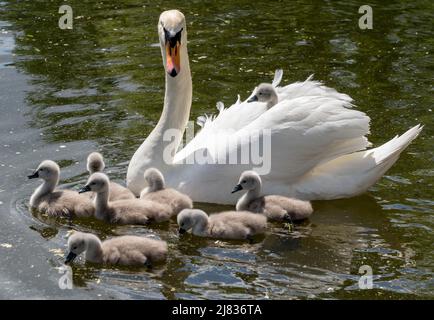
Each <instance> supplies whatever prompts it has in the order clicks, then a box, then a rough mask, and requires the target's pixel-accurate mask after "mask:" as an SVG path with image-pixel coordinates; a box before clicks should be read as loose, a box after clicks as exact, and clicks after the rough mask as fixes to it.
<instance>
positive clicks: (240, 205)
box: [236, 182, 262, 211]
mask: <svg viewBox="0 0 434 320" xmlns="http://www.w3.org/2000/svg"><path fill="white" fill-rule="evenodd" d="M261 188H262V184H261V182H259V184H258V185H257V186H256V188H254V189H251V190H249V191H247V193H246V194H245V195H243V196H242V197H241V198H240V199H239V200H238V202H237V205H236V209H237V210H238V211H243V210H248V209H249V205H250V203H251V202H252V201H254V200H256V199H258V198H259V197H260V196H261Z"/></svg>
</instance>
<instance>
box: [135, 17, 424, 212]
mask: <svg viewBox="0 0 434 320" xmlns="http://www.w3.org/2000/svg"><path fill="white" fill-rule="evenodd" d="M158 34H159V39H160V46H161V52H162V57H163V63H164V68H165V71H166V93H165V100H164V107H163V112H162V115H161V118H160V120H159V121H158V124H157V125H156V127H155V128H154V130H152V132H151V133H150V135H149V136H148V138H147V139H146V140H145V141H144V142H143V143H142V145H141V146H140V147H139V148H138V149H137V151H136V152H135V154H134V156H133V157H132V159H131V161H130V164H129V167H128V173H127V186H128V187H129V188H130V190H131V191H133V193H134V194H136V195H139V194H140V191H141V190H143V188H145V187H146V183H145V180H144V177H143V173H144V171H145V170H146V169H147V168H150V167H157V168H159V169H160V170H161V171H162V172H163V174H164V176H165V178H166V183H167V185H169V186H171V187H173V188H176V189H177V190H179V191H180V192H183V193H185V194H187V195H189V196H190V197H191V198H192V199H193V201H200V202H211V203H222V204H235V203H236V201H237V196H236V195H233V194H230V192H228V189H227V186H228V185H234V184H236V182H237V180H238V177H239V176H240V174H241V173H242V172H243V171H245V170H252V169H253V170H255V171H257V172H258V173H259V174H261V176H262V179H263V182H264V188H263V192H264V194H279V195H282V196H289V197H295V198H298V199H303V200H317V199H322V200H325V199H337V198H345V197H351V196H355V195H357V194H360V193H363V192H365V191H366V190H367V189H368V188H369V187H370V186H372V185H373V184H374V183H375V182H376V181H377V180H379V179H380V178H381V176H382V175H383V174H384V173H385V172H386V171H387V170H388V169H389V168H390V167H391V166H392V165H393V164H394V163H395V161H396V160H397V159H398V157H399V154H400V153H401V152H402V151H403V150H404V149H405V148H406V147H407V146H408V145H409V144H410V142H411V141H412V140H413V139H415V138H416V137H417V135H418V134H419V133H420V131H421V130H422V127H421V126H420V125H417V126H415V127H413V128H411V129H410V130H408V131H407V132H406V133H404V134H403V135H401V136H396V137H395V138H393V139H392V140H390V141H389V142H387V143H385V144H384V145H382V146H380V147H377V148H374V149H370V150H365V149H366V148H367V147H368V146H370V143H369V142H368V140H367V138H366V137H365V135H367V134H368V133H369V121H370V119H369V117H368V116H367V115H366V114H364V113H363V112H360V111H357V110H354V109H352V108H351V107H352V104H351V101H352V99H351V98H350V97H349V96H348V95H346V94H342V93H339V92H337V91H336V90H334V89H332V88H328V87H326V86H324V85H322V84H321V83H320V82H317V81H313V80H312V79H311V77H309V78H308V79H307V80H306V81H304V82H296V83H293V84H290V85H287V86H284V87H280V86H279V83H280V80H281V78H282V74H281V71H279V72H278V73H277V74H276V77H275V79H274V81H273V86H274V87H275V89H276V92H277V95H278V99H277V101H278V103H277V104H276V105H274V106H273V107H272V108H270V109H268V108H267V105H266V103H264V102H260V101H252V102H248V101H249V100H255V99H251V98H252V97H253V95H254V94H255V91H254V92H253V94H252V96H251V97H249V99H248V100H246V101H244V102H241V101H240V100H239V99H238V101H237V102H236V103H235V104H234V105H232V106H231V107H229V108H226V109H225V108H223V107H222V104H219V111H220V112H219V114H218V115H217V116H216V117H207V118H205V120H203V121H202V130H201V131H200V132H199V133H198V134H197V135H196V136H195V137H194V139H193V140H192V141H190V142H189V143H188V144H187V145H186V146H185V147H184V148H182V149H181V150H179V151H178V149H180V148H179V147H180V144H181V141H182V135H183V133H184V130H185V128H186V126H187V121H188V117H189V113H190V106H191V97H192V81H191V75H190V66H189V59H188V52H187V28H186V23H185V17H184V15H183V14H182V13H181V12H179V11H177V10H170V11H165V12H163V13H162V14H161V16H160V19H159V22H158ZM258 148H259V149H261V151H262V153H260V154H262V155H263V157H262V158H261V157H259V156H258V155H257V156H256V158H254V157H253V155H254V154H257V153H258V152H257V149H258ZM246 150H247V151H249V150H250V151H251V152H250V154H247V156H249V157H246ZM258 159H259V160H260V161H257V160H258ZM234 160H235V161H234Z"/></svg>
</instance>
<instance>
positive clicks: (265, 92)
mask: <svg viewBox="0 0 434 320" xmlns="http://www.w3.org/2000/svg"><path fill="white" fill-rule="evenodd" d="M275 99H277V93H276V90H275V89H274V87H273V86H272V85H271V84H269V83H261V84H260V85H259V86H258V87H257V88H256V90H255V94H254V96H253V97H251V98H250V99H249V100H247V102H254V101H259V102H267V103H268V102H270V101H273V100H275Z"/></svg>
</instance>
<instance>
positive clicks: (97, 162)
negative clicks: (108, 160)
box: [87, 152, 105, 174]
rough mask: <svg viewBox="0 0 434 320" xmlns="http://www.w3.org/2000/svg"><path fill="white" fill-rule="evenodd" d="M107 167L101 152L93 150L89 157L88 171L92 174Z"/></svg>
mask: <svg viewBox="0 0 434 320" xmlns="http://www.w3.org/2000/svg"><path fill="white" fill-rule="evenodd" d="M104 168H105V163H104V159H103V157H102V155H101V153H99V152H92V153H91V154H90V155H89V156H88V157H87V171H88V172H89V173H90V174H92V173H95V172H101V171H103V170H104Z"/></svg>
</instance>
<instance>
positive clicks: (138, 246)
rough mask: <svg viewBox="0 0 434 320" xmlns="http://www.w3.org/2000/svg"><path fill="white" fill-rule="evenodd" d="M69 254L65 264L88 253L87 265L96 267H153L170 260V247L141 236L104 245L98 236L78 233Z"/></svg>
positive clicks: (70, 242)
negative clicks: (104, 265)
mask: <svg viewBox="0 0 434 320" xmlns="http://www.w3.org/2000/svg"><path fill="white" fill-rule="evenodd" d="M68 250H69V252H68V255H67V257H66V260H65V263H70V262H72V261H74V259H75V258H76V257H77V256H78V255H80V254H81V253H83V252H85V258H86V261H89V262H93V263H103V264H112V265H114V264H118V265H128V266H133V265H134V266H142V265H147V266H150V265H152V264H153V263H156V262H161V261H164V260H165V259H166V256H167V243H166V242H165V241H161V240H154V239H150V238H145V237H138V236H121V237H116V238H112V239H110V240H106V241H104V242H101V240H100V239H99V238H98V237H97V236H96V235H94V234H91V233H83V232H74V233H73V234H72V235H71V236H70V237H69V239H68Z"/></svg>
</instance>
